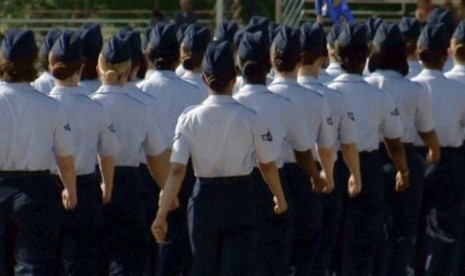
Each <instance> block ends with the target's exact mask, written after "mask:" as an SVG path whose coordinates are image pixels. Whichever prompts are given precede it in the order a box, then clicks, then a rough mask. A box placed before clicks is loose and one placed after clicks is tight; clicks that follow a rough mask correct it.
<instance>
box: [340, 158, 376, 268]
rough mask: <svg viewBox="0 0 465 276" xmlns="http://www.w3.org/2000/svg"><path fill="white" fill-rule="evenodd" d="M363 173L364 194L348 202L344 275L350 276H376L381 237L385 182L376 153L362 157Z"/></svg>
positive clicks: (345, 225) (345, 226) (344, 235)
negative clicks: (374, 271) (373, 274)
mask: <svg viewBox="0 0 465 276" xmlns="http://www.w3.org/2000/svg"><path fill="white" fill-rule="evenodd" d="M360 170H361V174H362V185H363V186H362V192H361V193H360V194H359V195H358V196H357V197H355V198H347V201H346V206H345V217H344V226H343V227H344V228H343V231H344V233H343V237H344V245H343V274H344V275H350V276H352V275H353V276H368V275H371V274H372V273H373V270H374V267H375V263H376V254H377V252H378V250H379V248H378V247H379V244H380V240H381V236H382V235H381V234H382V221H383V220H382V218H383V212H384V211H383V210H384V181H383V175H382V171H381V163H380V158H379V156H378V152H377V151H372V152H361V153H360ZM343 182H344V183H347V179H343Z"/></svg>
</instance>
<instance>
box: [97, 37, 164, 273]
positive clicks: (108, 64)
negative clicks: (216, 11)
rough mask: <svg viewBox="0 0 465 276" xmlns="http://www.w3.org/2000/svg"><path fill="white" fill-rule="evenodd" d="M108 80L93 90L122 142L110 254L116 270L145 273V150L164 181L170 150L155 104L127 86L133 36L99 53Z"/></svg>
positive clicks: (108, 217) (109, 210)
mask: <svg viewBox="0 0 465 276" xmlns="http://www.w3.org/2000/svg"><path fill="white" fill-rule="evenodd" d="M98 70H99V74H100V76H101V78H102V81H103V85H102V86H101V87H100V88H99V89H98V90H97V92H95V93H94V94H92V95H91V98H92V99H93V100H95V101H97V102H99V103H101V104H102V105H103V106H104V107H105V109H106V110H107V111H108V113H109V115H110V119H111V120H112V122H113V125H114V127H115V129H116V130H117V132H116V136H117V138H118V142H119V144H120V145H121V146H120V151H119V152H118V154H117V155H116V156H115V176H114V188H113V199H112V202H111V203H110V204H109V205H107V206H106V208H105V223H106V228H107V229H106V231H108V233H107V235H106V240H105V242H106V250H107V251H106V254H107V257H108V259H109V262H110V275H111V274H115V273H122V274H129V273H134V274H137V275H140V274H142V272H143V269H144V266H145V263H146V261H147V259H148V254H147V253H148V252H147V250H148V246H149V241H148V238H149V236H147V234H148V233H147V231H146V228H145V227H146V226H147V224H146V214H145V212H146V205H145V202H144V200H143V198H144V193H145V189H144V186H143V183H142V182H141V180H140V175H139V164H140V152H141V149H142V150H143V151H144V153H145V156H146V159H147V165H148V167H149V170H150V172H151V174H152V176H153V177H154V178H155V180H156V181H157V183H164V181H165V178H166V174H167V166H168V164H167V159H168V155H169V152H168V150H167V145H166V141H165V140H164V137H163V135H162V134H161V132H160V131H159V129H157V128H156V127H155V126H154V124H153V123H152V118H151V116H150V113H149V109H148V107H147V106H146V105H144V104H143V103H142V102H140V101H138V100H136V99H134V98H133V97H131V96H130V95H129V92H128V91H127V90H126V89H125V85H126V83H127V80H128V76H129V74H130V72H131V48H130V45H129V42H128V41H127V40H122V39H119V38H118V37H112V38H110V39H109V40H108V42H107V43H106V44H105V46H104V48H103V50H102V52H101V53H100V55H99V57H98Z"/></svg>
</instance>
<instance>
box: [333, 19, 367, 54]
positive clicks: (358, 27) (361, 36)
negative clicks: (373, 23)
mask: <svg viewBox="0 0 465 276" xmlns="http://www.w3.org/2000/svg"><path fill="white" fill-rule="evenodd" d="M368 42H369V39H368V29H367V26H366V25H365V24H359V23H349V24H346V25H344V27H343V29H342V31H341V33H340V34H339V37H338V38H337V41H336V44H337V45H338V46H339V47H343V48H348V49H354V50H355V49H359V48H361V47H365V46H367V44H368Z"/></svg>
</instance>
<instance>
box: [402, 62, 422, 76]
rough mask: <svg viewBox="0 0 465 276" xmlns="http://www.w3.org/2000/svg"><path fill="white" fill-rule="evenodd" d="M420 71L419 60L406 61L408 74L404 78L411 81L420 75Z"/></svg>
mask: <svg viewBox="0 0 465 276" xmlns="http://www.w3.org/2000/svg"><path fill="white" fill-rule="evenodd" d="M421 70H423V66H422V65H421V63H420V61H419V60H408V74H407V76H406V78H408V79H412V78H414V77H416V76H417V75H418V74H420V72H421Z"/></svg>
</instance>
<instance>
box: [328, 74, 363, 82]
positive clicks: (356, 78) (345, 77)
mask: <svg viewBox="0 0 465 276" xmlns="http://www.w3.org/2000/svg"><path fill="white" fill-rule="evenodd" d="M334 81H342V82H346V81H347V82H365V81H364V79H363V76H362V75H358V74H349V73H342V74H341V75H339V76H338V77H336V78H335V79H334Z"/></svg>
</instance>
